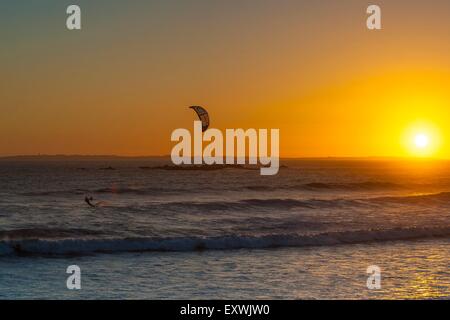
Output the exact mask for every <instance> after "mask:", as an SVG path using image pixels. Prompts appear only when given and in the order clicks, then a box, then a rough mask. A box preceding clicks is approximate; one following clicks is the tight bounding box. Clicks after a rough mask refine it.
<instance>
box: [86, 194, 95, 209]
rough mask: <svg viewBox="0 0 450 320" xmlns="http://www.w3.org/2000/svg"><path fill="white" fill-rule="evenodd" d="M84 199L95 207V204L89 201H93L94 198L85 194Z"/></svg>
mask: <svg viewBox="0 0 450 320" xmlns="http://www.w3.org/2000/svg"><path fill="white" fill-rule="evenodd" d="M84 201H85V202H86V203H87V204H88V205H90V206H91V207H93V208H95V204H93V203H91V201H94V198H92V197H88V196H86V197H84Z"/></svg>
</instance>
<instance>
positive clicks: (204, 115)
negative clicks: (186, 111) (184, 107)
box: [189, 106, 209, 132]
mask: <svg viewBox="0 0 450 320" xmlns="http://www.w3.org/2000/svg"><path fill="white" fill-rule="evenodd" d="M189 108H191V109H194V111H195V112H196V113H197V115H198V117H199V118H200V120H201V121H202V132H205V131H206V129H208V127H209V115H208V112H207V111H206V110H205V109H204V108H203V107H200V106H192V107H189Z"/></svg>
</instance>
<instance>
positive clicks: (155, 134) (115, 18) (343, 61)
mask: <svg viewBox="0 0 450 320" xmlns="http://www.w3.org/2000/svg"><path fill="white" fill-rule="evenodd" d="M373 3H376V4H378V5H380V6H381V9H382V26H383V30H381V31H369V30H367V28H366V18H367V15H366V13H365V12H366V8H367V6H368V5H369V4H373ZM69 4H78V5H79V6H80V7H81V10H82V30H80V31H69V30H67V29H66V24H65V21H66V17H67V15H66V13H65V11H66V8H67V6H68V5H69ZM0 38H1V41H2V44H1V50H0V66H1V68H0V70H1V72H0V98H1V101H0V111H1V117H0V136H1V137H2V139H0V156H5V155H19V154H117V155H163V154H169V153H170V150H171V147H172V146H173V143H172V142H171V141H170V134H171V132H172V131H173V130H174V129H176V128H183V127H184V128H189V129H191V128H192V121H193V120H194V119H195V115H194V113H193V112H192V110H190V109H188V106H190V105H202V106H204V107H205V108H206V109H207V110H208V111H209V113H210V117H211V126H212V127H215V128H219V129H225V128H279V129H280V154H281V156H284V157H312V156H314V157H322V156H422V155H423V156H433V157H440V158H449V159H450V41H449V40H450V2H449V1H448V0H427V1H425V0H420V1H415V0H395V1H392V0H390V1H387V0H386V1H383V0H377V1H372V2H369V1H361V0H340V1H331V0H321V1H310V0H304V1H302V0H270V1H269V0H246V1H237V0H230V1H224V0H221V1H217V0H164V1H161V0H158V1H156V0H155V1H134V0H133V1H115V0H104V1H103V0H96V1H91V0H90V1H79V0H77V1H50V0H39V1H2V2H1V3H0ZM420 135H422V136H420ZM423 136H425V137H426V139H427V140H428V141H426V145H423V146H422V145H421V143H425V141H424V139H422V138H423Z"/></svg>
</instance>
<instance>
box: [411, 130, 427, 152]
mask: <svg viewBox="0 0 450 320" xmlns="http://www.w3.org/2000/svg"><path fill="white" fill-rule="evenodd" d="M414 145H415V146H416V147H417V148H419V149H425V148H426V147H428V146H429V145H430V138H429V137H428V135H426V134H425V133H418V134H416V135H415V137H414Z"/></svg>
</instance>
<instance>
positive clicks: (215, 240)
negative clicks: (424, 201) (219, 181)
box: [0, 227, 450, 255]
mask: <svg viewBox="0 0 450 320" xmlns="http://www.w3.org/2000/svg"><path fill="white" fill-rule="evenodd" d="M449 237H450V227H440V228H437V227H436V228H396V229H388V230H357V231H342V232H328V233H320V234H314V235H298V234H286V235H265V236H221V237H175V238H123V239H84V240H82V239H63V240H48V239H45V240H43V239H35V240H31V239H30V240H17V241H15V240H6V241H5V240H3V241H0V255H14V254H19V255H20V254H22V255H27V254H28V255H85V254H95V253H121V252H145V251H162V252H166V251H167V252H172V251H173V252H176V251H184V252H186V251H187V252H189V251H199V250H233V249H268V248H283V247H310V246H334V245H343V244H358V243H370V242H384V241H398V240H417V239H429V238H449Z"/></svg>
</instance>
